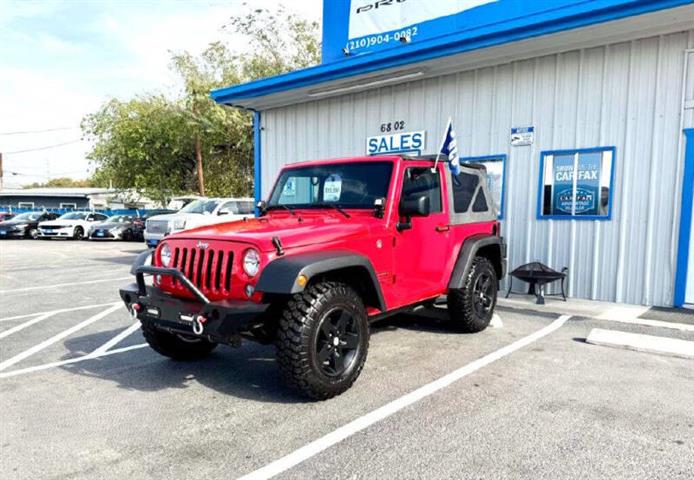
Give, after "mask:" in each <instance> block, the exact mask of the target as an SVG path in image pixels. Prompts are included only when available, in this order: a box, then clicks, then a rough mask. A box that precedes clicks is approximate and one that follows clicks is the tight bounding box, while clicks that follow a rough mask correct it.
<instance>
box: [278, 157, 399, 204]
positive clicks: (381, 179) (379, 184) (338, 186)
mask: <svg viewBox="0 0 694 480" xmlns="http://www.w3.org/2000/svg"><path fill="white" fill-rule="evenodd" d="M392 170H393V164H392V163H391V162H357V163H334V164H321V165H316V166H307V167H296V168H289V169H286V170H284V171H283V172H282V173H281V174H280V176H279V179H278V180H277V184H276V185H275V188H274V190H273V191H272V193H271V194H270V201H269V202H268V208H271V209H272V208H273V207H278V206H282V205H287V206H292V207H297V208H321V207H322V206H329V207H331V206H333V205H335V206H339V207H344V208H373V207H374V202H375V201H376V200H377V199H379V198H385V197H386V196H387V195H388V186H389V185H390V176H391V172H392Z"/></svg>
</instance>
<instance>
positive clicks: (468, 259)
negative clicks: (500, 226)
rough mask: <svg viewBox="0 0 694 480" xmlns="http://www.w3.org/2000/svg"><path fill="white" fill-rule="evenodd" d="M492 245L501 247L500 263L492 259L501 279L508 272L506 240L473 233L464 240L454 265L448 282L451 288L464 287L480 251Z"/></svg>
mask: <svg viewBox="0 0 694 480" xmlns="http://www.w3.org/2000/svg"><path fill="white" fill-rule="evenodd" d="M490 246H498V247H499V258H498V264H496V263H495V262H494V261H492V263H495V269H496V270H497V272H496V273H497V275H498V277H499V281H501V279H502V278H503V276H504V275H505V274H506V245H505V244H504V240H503V239H502V238H500V237H496V236H493V235H484V234H480V235H473V236H471V237H470V238H468V239H466V240H465V241H464V242H463V246H462V247H461V249H460V253H459V254H458V259H457V260H456V262H455V266H454V267H453V273H451V279H450V281H449V282H448V289H449V290H453V289H459V288H463V285H464V284H465V279H466V278H467V276H468V274H469V273H470V269H471V268H472V262H473V261H474V259H475V257H476V256H477V254H478V252H479V251H480V250H481V249H483V248H485V247H490Z"/></svg>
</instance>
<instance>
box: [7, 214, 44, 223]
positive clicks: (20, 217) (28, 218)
mask: <svg viewBox="0 0 694 480" xmlns="http://www.w3.org/2000/svg"><path fill="white" fill-rule="evenodd" d="M40 217H41V214H40V213H36V212H29V213H21V214H19V215H17V216H16V217H14V218H13V219H12V220H13V221H14V220H26V221H28V222H33V221H35V220H38V219H39V218H40Z"/></svg>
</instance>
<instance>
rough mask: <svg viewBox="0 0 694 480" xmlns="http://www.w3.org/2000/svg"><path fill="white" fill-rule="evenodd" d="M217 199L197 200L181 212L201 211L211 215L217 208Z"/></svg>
mask: <svg viewBox="0 0 694 480" xmlns="http://www.w3.org/2000/svg"><path fill="white" fill-rule="evenodd" d="M217 205H219V202H218V201H217V200H195V201H194V202H191V203H189V204H188V205H186V206H185V207H183V208H182V209H181V213H201V214H207V215H209V214H210V213H212V212H213V211H214V209H215V208H217Z"/></svg>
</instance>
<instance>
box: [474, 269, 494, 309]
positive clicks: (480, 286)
mask: <svg viewBox="0 0 694 480" xmlns="http://www.w3.org/2000/svg"><path fill="white" fill-rule="evenodd" d="M495 281H496V280H495V279H493V278H492V276H491V275H490V274H489V272H487V271H485V272H482V273H480V275H479V276H478V277H477V279H476V280H475V285H474V287H473V289H472V303H473V308H474V309H475V313H476V314H477V315H478V316H480V317H485V316H487V315H488V314H489V312H490V311H491V310H492V308H493V307H494V295H495V294H496V292H495V289H494V287H493V285H492V283H493V282H495Z"/></svg>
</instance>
